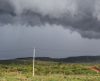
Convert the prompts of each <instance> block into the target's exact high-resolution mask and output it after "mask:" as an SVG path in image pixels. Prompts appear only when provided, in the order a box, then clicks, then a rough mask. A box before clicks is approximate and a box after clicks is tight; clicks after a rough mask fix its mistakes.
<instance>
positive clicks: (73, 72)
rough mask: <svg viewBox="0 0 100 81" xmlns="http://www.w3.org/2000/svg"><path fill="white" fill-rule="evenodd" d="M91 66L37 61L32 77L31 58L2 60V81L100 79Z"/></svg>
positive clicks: (0, 66) (0, 64) (81, 80)
mask: <svg viewBox="0 0 100 81" xmlns="http://www.w3.org/2000/svg"><path fill="white" fill-rule="evenodd" d="M91 66H94V64H73V63H69V64H66V63H59V62H46V61H36V62H35V77H32V61H31V60H13V61H0V81H100V74H97V73H96V72H94V71H91V70H89V69H88V68H89V67H91ZM96 66H97V67H100V64H96Z"/></svg>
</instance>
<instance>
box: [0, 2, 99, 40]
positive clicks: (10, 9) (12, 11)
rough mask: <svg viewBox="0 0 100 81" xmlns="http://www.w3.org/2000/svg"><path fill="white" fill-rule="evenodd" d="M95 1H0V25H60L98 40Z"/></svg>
mask: <svg viewBox="0 0 100 81" xmlns="http://www.w3.org/2000/svg"><path fill="white" fill-rule="evenodd" d="M99 4H100V1H99V0H84V1H83V0H43V1H41V0H0V24H1V25H2V24H3V25H4V24H22V25H23V24H27V25H31V26H34V25H43V24H45V23H49V24H57V25H62V26H63V27H64V28H70V29H71V30H73V31H77V32H79V33H80V34H81V36H82V37H85V38H100V33H99V32H100V13H99V12H100V6H99Z"/></svg>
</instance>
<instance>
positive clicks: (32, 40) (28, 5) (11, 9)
mask: <svg viewBox="0 0 100 81" xmlns="http://www.w3.org/2000/svg"><path fill="white" fill-rule="evenodd" d="M34 47H35V48H36V55H37V56H43V57H44V56H45V57H59V58H61V57H69V56H84V55H99V54H100V51H99V50H100V49H99V48H100V0H84V1H83V0H43V1H42V2H41V0H0V58H1V59H3V58H16V57H27V56H28V57H29V56H32V52H33V50H32V48H34Z"/></svg>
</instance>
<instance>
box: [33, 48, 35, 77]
mask: <svg viewBox="0 0 100 81" xmlns="http://www.w3.org/2000/svg"><path fill="white" fill-rule="evenodd" d="M34 75H35V48H34V49H33V77H34Z"/></svg>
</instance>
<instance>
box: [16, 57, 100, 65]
mask: <svg viewBox="0 0 100 81" xmlns="http://www.w3.org/2000/svg"><path fill="white" fill-rule="evenodd" d="M32 59H33V58H32V57H26V58H17V60H32ZM35 59H36V60H39V61H56V62H68V63H82V62H85V63H86V62H87V63H88V62H94V63H100V56H76V57H68V58H50V57H36V58H35Z"/></svg>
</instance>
